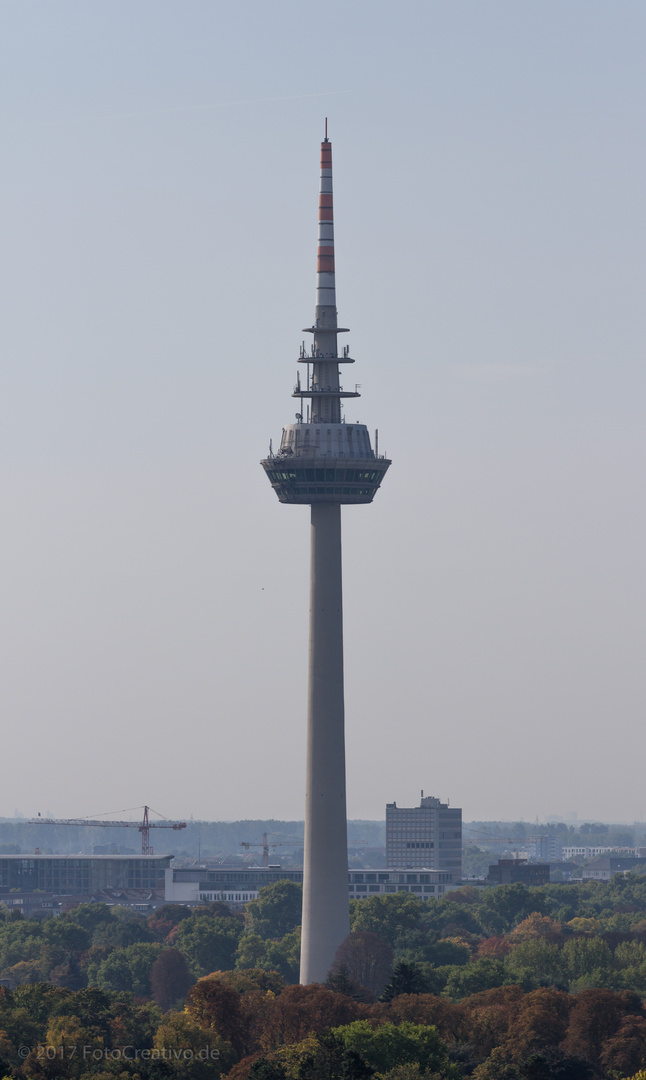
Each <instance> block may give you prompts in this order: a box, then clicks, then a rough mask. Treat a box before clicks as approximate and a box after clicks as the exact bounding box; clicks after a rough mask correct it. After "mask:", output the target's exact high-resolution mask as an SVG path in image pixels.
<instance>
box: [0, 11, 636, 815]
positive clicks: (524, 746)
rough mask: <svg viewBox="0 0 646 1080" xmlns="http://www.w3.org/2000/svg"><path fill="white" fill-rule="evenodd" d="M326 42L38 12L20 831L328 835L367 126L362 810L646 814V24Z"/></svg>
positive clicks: (289, 33)
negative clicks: (333, 366) (309, 503)
mask: <svg viewBox="0 0 646 1080" xmlns="http://www.w3.org/2000/svg"><path fill="white" fill-rule="evenodd" d="M326 11H327V15H326V19H325V26H324V27H321V18H320V12H319V10H318V9H315V8H310V7H308V6H307V5H302V4H298V3H296V2H295V0H293V2H292V0H286V2H285V0H280V2H278V3H276V4H272V5H263V4H261V3H258V2H255V3H254V2H252V3H250V4H247V5H244V6H243V5H225V4H223V3H220V2H216V3H213V2H207V0H185V3H183V4H182V5H178V4H176V3H172V2H170V0H155V2H154V3H153V0H139V2H138V3H137V4H136V5H133V4H131V3H127V2H126V0H110V2H109V3H108V2H107V0H95V2H94V3H93V4H91V5H85V4H83V3H81V2H80V0H58V2H57V3H56V5H50V4H47V3H45V2H44V0H34V2H32V3H31V4H29V5H25V4H23V3H19V2H17V0H6V2H5V3H4V4H3V5H2V6H1V8H0V30H1V33H0V84H1V86H2V91H3V92H2V94H1V95H0V131H1V132H2V139H3V144H4V149H5V162H6V166H5V171H4V174H3V177H2V180H1V181H0V184H1V192H2V243H1V245H0V251H1V253H2V254H1V255H0V268H1V269H0V274H1V282H0V286H1V288H0V292H1V295H2V299H3V318H2V346H3V349H2V351H3V358H4V359H3V364H2V386H1V393H0V470H1V473H0V478H1V485H2V497H3V503H4V513H3V524H2V537H3V544H2V546H3V552H4V557H3V560H2V567H1V570H0V575H1V577H0V581H1V589H2V612H3V614H2V620H1V623H0V625H1V635H2V654H3V659H4V663H3V665H2V702H3V712H4V716H5V725H4V732H3V750H4V758H5V761H7V762H10V763H11V765H12V766H13V767H12V768H11V769H8V770H7V769H6V770H5V783H4V785H3V792H2V797H0V815H4V816H7V817H11V815H12V814H13V812H14V809H15V808H16V807H19V808H20V809H21V811H22V812H24V813H25V814H26V815H27V816H31V815H35V814H36V813H37V812H38V811H39V810H40V811H43V812H44V810H45V808H49V809H50V810H51V812H52V813H53V814H54V815H55V816H57V817H83V816H96V815H98V814H100V813H108V812H112V811H114V810H115V808H116V807H134V806H138V805H140V804H143V803H148V804H150V805H152V806H154V807H155V808H157V809H158V810H159V811H161V812H162V813H164V814H166V815H167V816H169V817H172V818H183V819H187V818H190V817H191V816H194V817H195V818H202V819H203V820H212V821H215V820H236V819H238V818H239V817H240V816H241V815H242V814H243V813H244V815H245V816H254V817H257V818H270V817H273V818H276V819H291V820H301V819H302V817H303V799H304V796H303V790H304V756H305V709H306V701H305V692H306V668H307V603H308V558H309V514H308V511H307V510H306V509H305V508H292V507H285V506H281V505H279V504H278V502H277V500H276V497H275V495H274V494H273V492H272V491H271V489H270V486H269V484H268V483H267V480H266V478H265V476H264V475H263V471H262V469H261V467H260V464H259V462H260V459H261V458H262V457H264V456H265V454H266V451H267V446H268V443H269V439H270V438H271V439H273V440H274V445H276V442H277V439H278V438H279V436H280V431H281V427H282V425H283V424H285V423H288V422H290V421H291V420H292V419H293V416H294V413H295V412H296V411H297V409H298V405H297V402H296V401H294V400H292V399H291V397H290V394H291V391H292V387H293V384H294V382H295V375H296V366H297V365H296V360H297V357H298V351H299V347H300V343H301V340H302V338H303V334H302V332H301V328H302V327H304V326H306V325H308V323H310V322H311V319H312V315H313V309H314V286H315V249H316V205H317V186H318V147H319V142H320V140H321V138H322V136H323V122H324V117H326V116H327V117H328V118H329V133H330V138H331V140H332V145H333V157H334V177H335V217H336V252H337V296H338V304H339V318H340V322H341V324H342V325H344V326H349V327H350V328H351V331H352V332H351V334H349V335H347V338H348V342H349V343H350V346H351V355H352V356H354V357H355V358H356V365H355V367H354V368H353V369H352V372H351V374H350V375H346V380H351V381H352V383H354V382H355V381H357V382H359V383H360V384H361V392H362V395H363V396H362V398H361V399H360V400H359V401H357V402H356V403H353V404H352V405H350V406H348V407H347V409H346V416H347V418H348V421H354V420H355V419H357V420H360V421H361V422H362V423H366V424H368V426H369V428H370V429H371V430H374V428H375V427H378V428H379V447H380V451H381V452H384V451H386V452H387V453H388V455H389V456H391V457H392V459H393V465H392V467H391V469H390V471H389V473H388V475H387V477H386V479H385V481H384V484H383V488H382V490H381V491H380V492H379V493H378V494H377V497H376V499H375V503H374V505H372V506H370V507H349V508H346V509H345V510H344V512H343V530H344V591H345V596H344V604H345V662H346V723H347V752H348V814H349V816H350V817H351V818H354V819H357V818H365V819H372V820H378V819H381V818H382V817H383V814H384V806H385V803H386V802H391V801H393V800H395V801H397V802H398V804H400V805H415V804H416V802H417V800H418V798H419V791H420V788H423V789H424V790H425V792H427V793H429V794H430V793H433V794H436V795H439V796H440V797H441V798H442V799H446V798H447V797H448V798H450V800H451V803H452V804H453V805H457V806H461V807H462V808H463V814H464V818H465V820H494V819H499V820H520V819H521V818H525V819H526V820H528V821H532V820H533V819H534V818H535V817H536V815H538V816H539V817H541V818H543V817H544V816H546V815H548V814H549V815H552V814H553V810H552V808H553V806H555V805H557V806H561V807H566V806H567V807H570V808H574V809H575V810H577V812H579V818H580V819H582V814H583V813H585V814H590V815H591V818H594V819H596V820H600V821H613V822H620V821H637V820H641V818H642V813H643V806H642V795H641V779H642V776H641V753H640V750H641V740H642V728H643V713H644V698H645V693H644V691H645V689H646V686H645V683H646V674H645V673H646V665H645V664H644V660H643V642H644V636H645V626H644V622H645V616H644V611H645V608H646V605H645V604H644V584H645V581H644V577H645V573H644V557H643V552H644V548H645V546H646V520H645V511H644V497H643V492H644V471H645V470H644V462H645V461H646V453H645V451H646V446H645V442H646V438H645V433H644V404H645V400H644V399H645V392H644V391H645V388H646V385H645V384H646V380H645V365H644V330H645V326H644V300H643V281H644V269H645V266H644V262H645V255H644V252H645V250H646V244H645V237H644V231H645V230H644V209H643V190H644V181H645V176H644V173H645V171H646V169H645V165H646V149H645V147H644V141H643V138H641V132H642V130H643V121H644V116H643V114H644V101H645V100H646V94H645V91H646V86H645V85H644V84H645V83H646V72H645V70H644V64H643V55H644V47H645V45H646V9H645V8H644V5H643V4H641V3H637V2H636V0H626V2H624V3H622V4H621V5H615V4H611V3H608V2H604V3H601V2H597V0H585V2H584V0H568V2H566V3H563V2H562V0H561V2H556V0H545V2H544V3H542V4H540V5H518V4H516V3H513V2H512V0H490V2H489V3H488V4H487V5H482V4H478V3H476V2H475V0H464V2H463V3H461V4H459V5H457V4H454V3H449V2H447V0H441V2H440V0H438V2H431V3H428V2H425V3H422V2H418V0H413V2H411V3H408V4H406V5H403V6H401V7H399V8H398V9H395V8H394V7H393V6H392V5H390V4H387V3H384V2H383V0H377V2H371V3H368V2H367V0H357V2H356V3H354V4H352V5H346V4H343V3H341V2H340V0H331V2H330V3H329V4H328V6H327V9H326Z"/></svg>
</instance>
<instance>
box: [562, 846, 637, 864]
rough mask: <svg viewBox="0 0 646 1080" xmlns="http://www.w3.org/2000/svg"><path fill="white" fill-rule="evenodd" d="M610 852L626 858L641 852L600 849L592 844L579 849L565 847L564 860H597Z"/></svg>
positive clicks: (615, 848)
mask: <svg viewBox="0 0 646 1080" xmlns="http://www.w3.org/2000/svg"><path fill="white" fill-rule="evenodd" d="M610 852H614V853H616V854H617V855H619V854H620V853H621V854H623V855H626V856H629V857H630V856H631V855H639V854H640V852H639V851H638V850H637V849H635V848H626V847H599V846H598V845H597V846H594V845H592V846H591V845H590V844H580V845H579V846H578V847H564V848H563V854H562V858H563V859H565V860H567V859H597V858H598V857H599V856H600V855H609V854H610Z"/></svg>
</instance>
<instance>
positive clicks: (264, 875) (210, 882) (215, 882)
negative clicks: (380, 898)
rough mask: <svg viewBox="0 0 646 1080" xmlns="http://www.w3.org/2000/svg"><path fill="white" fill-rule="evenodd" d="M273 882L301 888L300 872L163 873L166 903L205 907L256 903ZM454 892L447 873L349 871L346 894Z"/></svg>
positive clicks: (353, 897)
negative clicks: (286, 882)
mask: <svg viewBox="0 0 646 1080" xmlns="http://www.w3.org/2000/svg"><path fill="white" fill-rule="evenodd" d="M276 881H294V882H296V883H297V884H302V881H303V871H302V870H280V869H279V868H277V867H248V868H245V869H244V870H242V869H241V870H231V869H229V870H207V869H205V868H202V869H200V868H199V867H178V868H177V869H175V868H172V867H171V868H169V869H168V870H167V871H166V891H165V894H164V896H165V900H166V902H167V903H179V904H205V903H212V902H213V901H215V900H223V901H224V902H225V903H227V904H245V903H247V902H248V901H249V900H255V899H256V898H257V896H258V892H259V890H260V889H261V888H262V887H263V885H272V884H273V883H274V882H276ZM454 888H456V883H455V879H454V877H453V874H451V873H450V872H449V871H446V870H422V871H416V872H414V873H411V872H408V871H399V870H372V869H363V870H349V871H348V893H349V896H350V899H351V900H366V899H368V897H370V896H375V895H379V894H383V893H387V894H391V893H398V892H410V893H413V894H416V895H417V896H419V898H420V900H433V899H435V897H437V896H441V895H442V894H443V893H445V892H447V891H449V890H451V889H454Z"/></svg>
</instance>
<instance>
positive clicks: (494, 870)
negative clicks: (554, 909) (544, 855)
mask: <svg viewBox="0 0 646 1080" xmlns="http://www.w3.org/2000/svg"><path fill="white" fill-rule="evenodd" d="M517 882H520V883H521V884H522V885H549V882H550V864H549V863H530V862H527V859H498V862H497V863H496V864H495V865H494V866H490V867H489V876H488V877H487V883H488V884H489V885H515V884H516V883H517Z"/></svg>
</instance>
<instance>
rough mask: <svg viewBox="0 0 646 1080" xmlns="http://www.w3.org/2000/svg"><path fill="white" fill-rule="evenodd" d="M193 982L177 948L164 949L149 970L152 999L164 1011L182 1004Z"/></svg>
mask: <svg viewBox="0 0 646 1080" xmlns="http://www.w3.org/2000/svg"><path fill="white" fill-rule="evenodd" d="M193 982H194V979H193V976H192V975H191V973H190V971H189V970H188V965H187V963H186V960H185V959H184V957H183V956H182V954H181V952H180V951H179V949H164V951H163V952H162V953H160V955H159V956H158V957H157V959H156V960H155V963H154V964H153V966H152V968H151V972H150V988H151V993H152V997H153V1001H156V1002H157V1004H158V1005H159V1007H160V1009H163V1010H164V1012H168V1010H169V1009H171V1008H173V1006H175V1007H178V1006H179V1005H183V1004H184V998H185V997H186V995H187V993H188V991H189V990H190V988H191V986H192V985H193Z"/></svg>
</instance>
